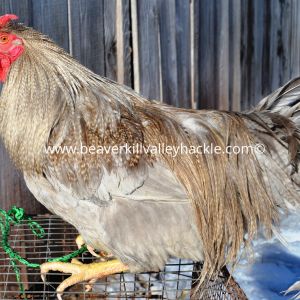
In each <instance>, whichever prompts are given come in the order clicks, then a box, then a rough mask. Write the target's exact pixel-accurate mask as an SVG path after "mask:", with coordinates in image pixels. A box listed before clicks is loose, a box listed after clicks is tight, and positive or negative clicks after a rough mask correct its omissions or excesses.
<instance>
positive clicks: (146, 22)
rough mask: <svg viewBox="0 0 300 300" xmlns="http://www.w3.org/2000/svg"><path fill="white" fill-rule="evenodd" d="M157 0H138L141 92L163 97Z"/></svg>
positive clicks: (155, 97) (153, 96) (148, 96)
mask: <svg viewBox="0 0 300 300" xmlns="http://www.w3.org/2000/svg"><path fill="white" fill-rule="evenodd" d="M158 19H159V14H158V1H157V0H151V1H148V0H138V1H137V21H138V52H139V75H140V92H141V94H142V95H144V96H145V97H147V98H150V99H161V64H160V45H159V22H158Z"/></svg>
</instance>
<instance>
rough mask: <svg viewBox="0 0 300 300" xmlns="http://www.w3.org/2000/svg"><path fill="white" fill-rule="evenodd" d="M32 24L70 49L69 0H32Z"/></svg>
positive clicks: (66, 48)
mask: <svg viewBox="0 0 300 300" xmlns="http://www.w3.org/2000/svg"><path fill="white" fill-rule="evenodd" d="M31 12H32V26H33V27H34V28H35V29H37V30H39V31H41V32H43V33H44V34H46V35H48V36H49V37H50V38H51V39H53V40H54V41H55V42H56V43H58V44H59V45H60V46H61V47H63V48H64V49H65V50H67V51H69V28H68V1H67V0H34V1H32V11H31Z"/></svg>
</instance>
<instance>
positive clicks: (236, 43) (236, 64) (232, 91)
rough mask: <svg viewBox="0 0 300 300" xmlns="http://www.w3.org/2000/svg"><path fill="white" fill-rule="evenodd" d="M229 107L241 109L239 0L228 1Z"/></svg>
mask: <svg viewBox="0 0 300 300" xmlns="http://www.w3.org/2000/svg"><path fill="white" fill-rule="evenodd" d="M229 35H230V37H229V78H230V79H229V99H230V103H229V109H230V110H232V111H240V109H241V52H240V49H241V0H233V1H229Z"/></svg>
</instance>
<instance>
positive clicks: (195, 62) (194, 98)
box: [191, 0, 200, 108]
mask: <svg viewBox="0 0 300 300" xmlns="http://www.w3.org/2000/svg"><path fill="white" fill-rule="evenodd" d="M199 28H200V18H199V1H197V0H191V93H192V95H191V106H192V108H196V107H197V103H198V102H199V72H198V66H199V51H198V49H199V47H200V45H199V39H200V36H199Z"/></svg>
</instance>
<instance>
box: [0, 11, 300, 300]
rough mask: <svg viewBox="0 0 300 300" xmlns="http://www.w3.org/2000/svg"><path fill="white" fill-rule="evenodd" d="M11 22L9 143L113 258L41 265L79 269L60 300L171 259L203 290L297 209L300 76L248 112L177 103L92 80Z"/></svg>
mask: <svg viewBox="0 0 300 300" xmlns="http://www.w3.org/2000/svg"><path fill="white" fill-rule="evenodd" d="M16 18H17V17H16V16H14V15H5V16H2V17H1V18H0V79H1V80H2V81H4V82H5V84H4V87H3V90H2V95H1V100H0V104H1V108H0V115H1V117H0V133H1V137H2V139H3V141H4V144H5V147H6V149H7V151H8V152H9V154H10V156H11V158H12V160H13V161H14V163H15V165H16V166H17V167H18V168H19V170H21V172H22V173H23V174H24V177H25V180H26V183H27V186H28V188H29V189H30V191H31V192H32V193H33V194H34V196H35V197H36V199H37V200H38V201H40V202H41V203H42V204H44V205H45V206H46V207H47V208H48V209H49V210H50V211H52V212H53V213H55V214H57V215H59V216H61V217H62V218H63V219H64V220H66V221H67V222H69V223H71V224H73V225H74V226H75V227H76V228H77V230H78V231H79V233H80V234H81V238H82V239H83V240H84V242H85V243H86V244H87V245H89V246H90V248H93V249H101V250H104V251H107V252H109V253H111V254H112V255H113V256H114V257H115V259H113V260H109V261H107V262H97V263H92V264H78V263H46V264H44V265H43V266H42V267H41V270H42V273H43V274H45V273H46V272H48V271H49V270H59V271H62V272H68V273H69V272H70V273H72V274H73V275H72V276H71V277H69V278H68V279H66V280H65V281H64V282H62V283H61V285H60V286H59V287H58V289H57V292H58V295H59V297H61V294H62V293H63V291H64V289H65V288H67V287H68V286H70V285H72V284H74V283H76V282H80V281H91V280H92V281H93V280H95V279H97V278H101V277H103V276H106V275H110V274H114V273H116V272H122V271H127V270H129V271H130V272H140V271H145V270H148V271H149V270H157V269H161V268H162V267H163V266H164V264H165V263H166V261H167V260H168V258H169V257H173V256H174V257H179V258H188V259H192V260H195V261H203V262H204V267H203V271H202V273H201V278H200V283H201V282H203V281H204V279H206V278H210V277H212V276H213V275H214V274H216V272H218V271H219V270H220V269H221V268H222V267H223V266H224V265H226V264H227V263H235V262H236V261H237V259H238V256H239V253H240V251H241V248H244V249H245V250H246V249H247V248H249V246H250V245H251V241H252V240H253V239H254V238H255V236H256V234H257V231H258V229H260V228H263V229H264V232H265V234H266V236H269V235H270V234H271V233H272V231H273V229H274V228H276V225H277V224H278V221H279V219H280V215H281V213H285V212H288V211H289V210H291V209H293V208H294V207H297V205H298V203H299V195H300V193H299V185H300V176H299V173H298V167H299V143H300V135H299V127H300V111H299V110H300V97H299V96H300V79H295V80H293V81H291V82H289V83H288V84H286V85H285V86H284V87H283V88H281V89H279V90H278V91H276V92H275V93H274V94H272V95H270V96H269V97H267V98H266V99H264V100H262V102H261V103H260V104H259V105H258V106H257V107H256V108H255V109H254V110H253V111H251V112H245V113H235V112H225V111H213V110H211V111H207V110H202V111H197V110H188V109H180V108H175V107H171V106H167V105H163V104H160V103H158V102H155V101H147V100H146V99H144V98H143V97H142V96H140V95H138V94H136V93H135V92H134V91H133V90H131V89H130V88H127V87H125V86H123V85H120V84H118V83H116V82H113V81H110V80H108V79H106V78H103V77H100V76H98V75H96V74H94V73H93V72H92V71H90V70H88V69H87V68H85V67H84V66H82V65H81V64H79V63H78V62H77V61H76V60H75V59H73V58H72V57H71V56H70V55H69V54H67V53H66V52H65V51H64V50H63V49H61V48H60V47H58V46H57V45H55V43H53V42H52V41H51V40H50V39H48V38H47V37H45V36H44V35H42V34H41V33H39V32H36V31H35V30H33V29H31V28H27V27H25V26H24V25H22V24H19V23H16V22H15V21H14V20H15V19H16ZM257 145H260V146H259V147H257ZM207 147H209V148H210V150H208V153H207V149H206V148H207ZM70 149H71V150H70ZM149 149H150V150H151V151H148V150H149ZM155 149H156V150H159V151H155ZM199 149H200V150H202V151H199ZM228 149H229V150H230V149H231V150H233V149H235V150H236V149H244V150H245V149H248V150H249V149H250V150H251V149H252V150H253V149H254V151H244V152H245V153H244V152H243V151H234V152H228V151H227V150H228ZM263 150H264V151H263Z"/></svg>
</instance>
